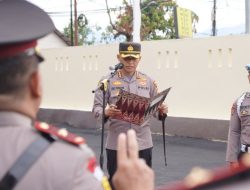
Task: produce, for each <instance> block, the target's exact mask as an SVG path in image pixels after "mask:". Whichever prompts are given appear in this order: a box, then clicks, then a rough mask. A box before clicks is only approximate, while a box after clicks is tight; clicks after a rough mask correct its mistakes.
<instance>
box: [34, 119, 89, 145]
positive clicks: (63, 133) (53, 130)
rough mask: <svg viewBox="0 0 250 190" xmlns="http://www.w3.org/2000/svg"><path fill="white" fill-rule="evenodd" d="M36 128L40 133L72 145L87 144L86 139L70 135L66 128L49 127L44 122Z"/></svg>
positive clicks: (37, 124) (38, 123) (37, 123)
mask: <svg viewBox="0 0 250 190" xmlns="http://www.w3.org/2000/svg"><path fill="white" fill-rule="evenodd" d="M35 128H36V129H37V130H38V131H41V132H43V133H47V134H50V135H53V136H56V137H58V138H60V139H63V140H64V141H67V142H69V143H72V144H74V145H80V144H85V143H86V141H85V139H84V138H82V137H80V136H77V135H75V134H73V133H70V132H68V131H67V130H66V129H64V128H57V127H55V126H52V125H49V124H47V123H44V122H36V123H35Z"/></svg>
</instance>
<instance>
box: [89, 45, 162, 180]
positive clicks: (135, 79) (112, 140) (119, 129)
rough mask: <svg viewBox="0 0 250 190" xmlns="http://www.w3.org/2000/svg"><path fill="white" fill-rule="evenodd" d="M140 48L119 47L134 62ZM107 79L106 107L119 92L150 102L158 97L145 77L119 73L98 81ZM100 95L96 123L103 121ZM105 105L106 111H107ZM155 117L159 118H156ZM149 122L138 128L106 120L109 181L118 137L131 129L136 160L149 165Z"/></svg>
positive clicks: (100, 95)
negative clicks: (125, 92) (122, 91)
mask: <svg viewBox="0 0 250 190" xmlns="http://www.w3.org/2000/svg"><path fill="white" fill-rule="evenodd" d="M140 51H141V46H140V44H138V43H120V45H119V53H120V55H121V56H122V55H124V56H126V55H130V56H133V57H135V58H139V57H140ZM104 79H109V82H108V89H107V91H106V96H105V103H106V105H107V104H109V105H111V104H115V103H116V101H117V99H118V94H119V90H120V89H122V90H125V91H127V92H130V93H133V94H137V95H139V96H142V97H147V98H151V97H153V96H155V95H156V94H157V93H158V88H157V85H156V82H155V81H154V80H153V79H152V78H150V77H149V76H148V75H146V74H145V73H142V72H139V71H136V72H135V74H134V75H133V76H132V78H129V77H126V76H124V75H123V74H122V72H121V71H120V70H118V72H117V73H116V74H115V75H114V76H113V77H111V74H110V75H108V76H105V77H103V78H102V79H101V81H103V80H104ZM102 102H103V92H102V91H101V90H100V89H99V90H97V91H96V93H95V98H94V105H93V113H94V116H95V118H96V119H97V120H101V119H102V106H103V104H102ZM106 105H105V107H106ZM155 117H158V114H156V115H155ZM150 125H151V124H150V121H149V120H147V121H145V122H144V123H143V124H142V125H140V126H138V125H135V124H131V123H128V122H125V121H121V120H117V119H112V118H109V129H108V136H107V140H106V150H107V168H108V171H109V174H110V176H111V177H112V176H113V174H114V172H115V170H116V150H117V138H118V135H119V134H120V133H126V132H127V131H128V130H129V129H131V128H132V129H134V130H135V132H136V138H137V141H138V145H139V156H140V157H141V158H144V159H145V161H146V163H147V165H148V166H150V167H151V165H152V147H153V141H152V136H151V130H150Z"/></svg>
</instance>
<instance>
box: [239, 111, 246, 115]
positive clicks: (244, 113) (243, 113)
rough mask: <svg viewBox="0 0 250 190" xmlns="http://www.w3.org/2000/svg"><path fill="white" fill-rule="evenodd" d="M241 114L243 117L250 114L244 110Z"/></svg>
mask: <svg viewBox="0 0 250 190" xmlns="http://www.w3.org/2000/svg"><path fill="white" fill-rule="evenodd" d="M240 113H241V115H246V114H247V113H248V111H247V110H242V111H240Z"/></svg>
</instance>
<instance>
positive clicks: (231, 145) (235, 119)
mask: <svg viewBox="0 0 250 190" xmlns="http://www.w3.org/2000/svg"><path fill="white" fill-rule="evenodd" d="M240 132H241V124H240V118H239V116H238V113H237V105H236V102H235V103H234V104H233V106H232V109H231V118H230V124H229V132H228V142H227V153H226V161H227V162H237V161H238V160H237V157H238V153H239V147H240V146H239V145H240Z"/></svg>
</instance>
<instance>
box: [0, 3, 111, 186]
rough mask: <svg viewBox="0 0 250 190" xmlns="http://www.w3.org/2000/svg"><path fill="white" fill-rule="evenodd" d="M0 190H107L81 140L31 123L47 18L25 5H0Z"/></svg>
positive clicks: (49, 26)
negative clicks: (40, 43)
mask: <svg viewBox="0 0 250 190" xmlns="http://www.w3.org/2000/svg"><path fill="white" fill-rule="evenodd" d="M0 28H1V29H0V154H1V156H0V189H1V190H9V189H15V190H64V189H65V190H69V189H70V190H73V189H74V190H77V189H79V190H84V189H91V190H94V189H96V190H97V189H110V186H109V183H108V180H107V179H106V178H105V177H104V175H103V173H102V171H101V169H100V168H99V167H97V166H96V162H95V156H94V154H93V152H92V151H91V149H90V148H88V146H87V144H86V143H85V141H84V139H83V138H81V137H78V136H76V135H74V134H70V133H68V132H67V131H66V130H64V129H61V130H59V129H57V128H55V127H53V126H49V125H47V124H45V123H38V122H35V119H36V114H37V111H38V109H39V105H40V102H41V98H42V87H41V78H40V71H39V64H40V62H41V61H42V60H43V58H42V57H41V56H40V55H39V54H38V53H37V52H36V50H35V48H36V44H37V39H38V38H41V37H43V36H45V35H47V34H48V33H50V32H52V31H53V30H54V25H53V23H52V21H51V19H50V17H49V16H48V15H47V14H46V13H45V12H44V11H43V10H42V9H40V8H38V7H36V6H34V5H33V4H31V3H29V2H26V1H23V0H1V1H0Z"/></svg>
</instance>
